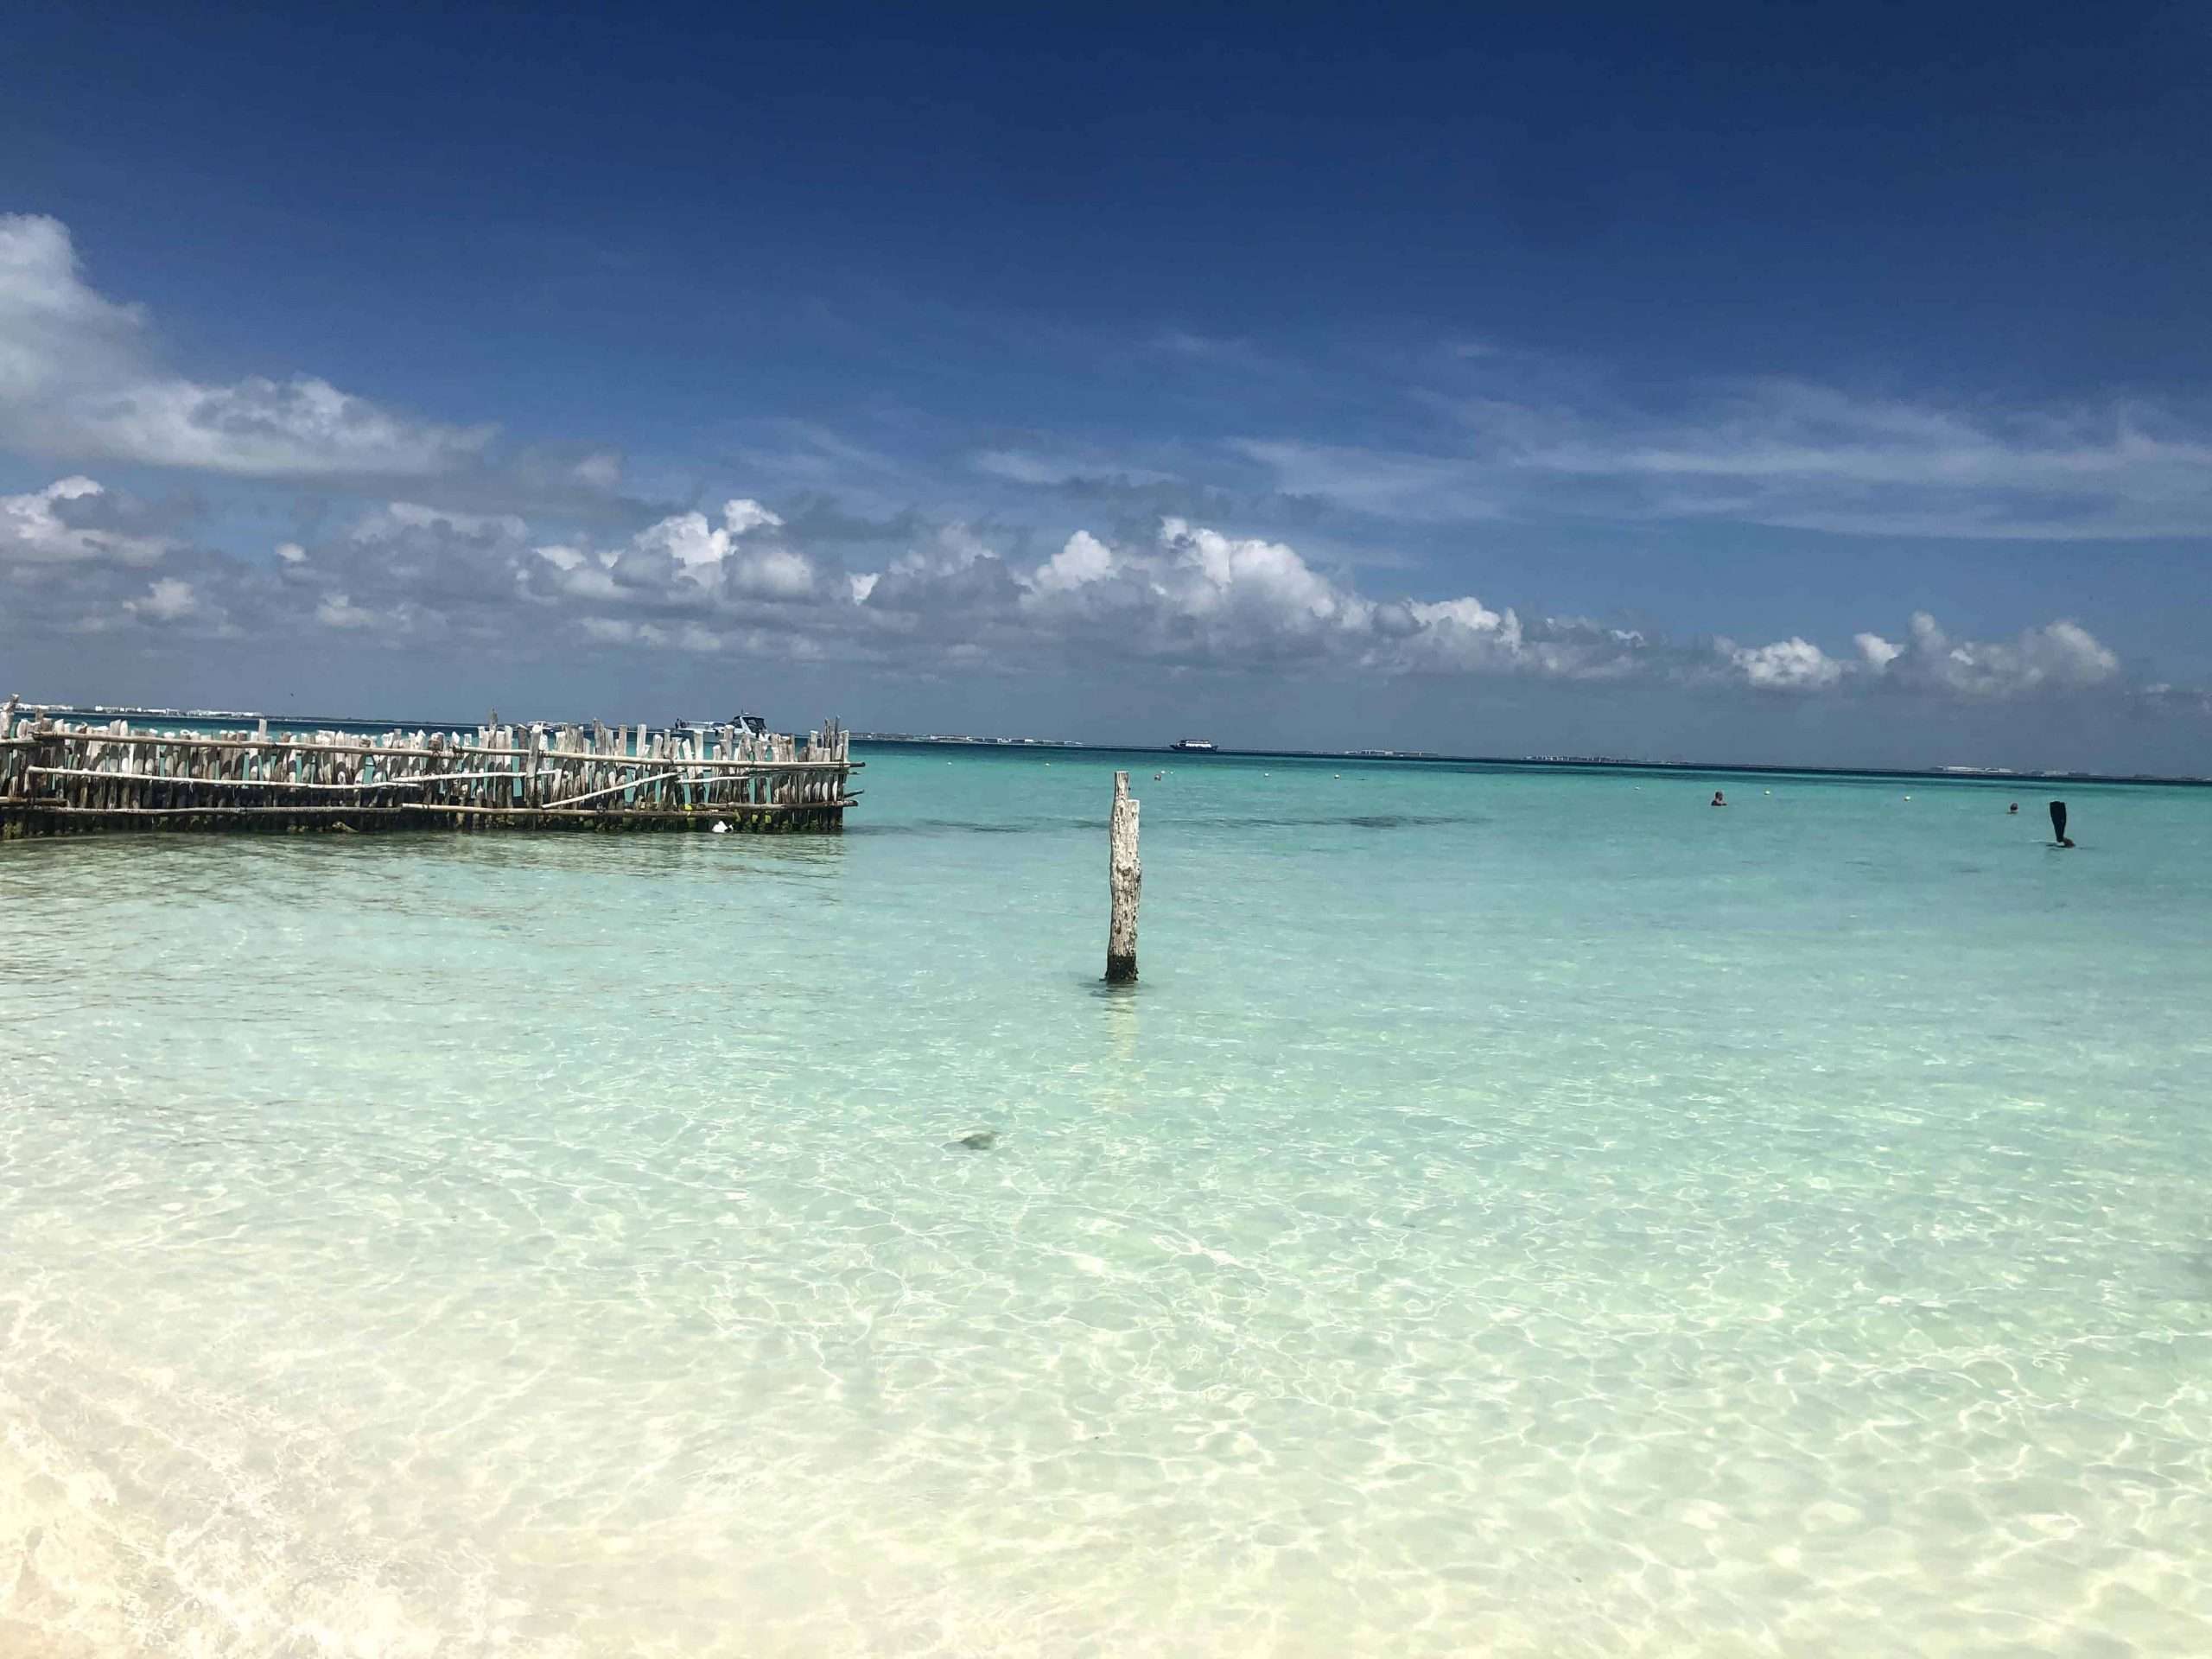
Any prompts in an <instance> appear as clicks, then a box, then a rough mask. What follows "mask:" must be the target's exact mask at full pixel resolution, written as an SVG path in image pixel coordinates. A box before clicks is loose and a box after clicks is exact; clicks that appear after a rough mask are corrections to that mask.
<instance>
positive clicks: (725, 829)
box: [715, 818, 729, 836]
mask: <svg viewBox="0 0 2212 1659" xmlns="http://www.w3.org/2000/svg"><path fill="white" fill-rule="evenodd" d="M715 834H716V835H718V836H726V835H728V834H729V825H728V824H726V823H723V822H722V821H721V819H720V818H716V819H715Z"/></svg>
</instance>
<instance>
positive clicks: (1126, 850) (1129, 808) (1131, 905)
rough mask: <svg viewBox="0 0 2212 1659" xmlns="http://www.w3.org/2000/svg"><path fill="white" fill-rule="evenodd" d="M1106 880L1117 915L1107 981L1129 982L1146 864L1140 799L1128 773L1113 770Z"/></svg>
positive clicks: (1109, 946)
mask: <svg viewBox="0 0 2212 1659" xmlns="http://www.w3.org/2000/svg"><path fill="white" fill-rule="evenodd" d="M1106 862H1107V882H1108V885H1109V887H1111V889H1112V890H1113V895H1114V915H1113V920H1112V921H1111V923H1110V924H1109V926H1108V928H1107V931H1106V982H1107V983H1108V984H1109V985H1127V984H1129V983H1131V982H1134V981H1135V978H1136V976H1137V892H1138V889H1139V888H1140V887H1142V886H1143V883H1144V867H1143V865H1142V864H1141V863H1140V862H1139V861H1138V859H1137V803H1136V800H1135V798H1134V797H1132V796H1131V795H1130V793H1129V774H1128V772H1116V773H1115V774H1114V816H1113V817H1112V818H1111V819H1110V820H1109V823H1108V824H1107V830H1106Z"/></svg>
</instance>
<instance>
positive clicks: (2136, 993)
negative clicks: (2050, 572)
mask: <svg viewBox="0 0 2212 1659" xmlns="http://www.w3.org/2000/svg"><path fill="white" fill-rule="evenodd" d="M1049 758H1050V760H1051V764H1050V765H1049V766H1048V765H1047V764H1046V757H1040V756H1036V755H1006V754H973V753H955V754H953V755H951V756H950V757H947V756H946V755H944V753H940V752H932V751H927V750H924V751H878V752H876V753H875V754H874V756H872V757H871V760H872V764H871V766H870V768H869V770H868V772H867V773H866V774H864V781H865V783H866V784H867V786H868V796H867V798H866V799H865V801H864V802H863V804H862V806H861V809H860V810H858V812H857V813H856V814H855V817H854V826H853V828H852V829H850V830H849V832H848V833H847V835H846V836H844V837H843V838H842V840H836V841H832V840H810V839H775V838H767V839H756V838H752V837H734V836H724V837H703V836H702V837H683V838H677V837H649V836H634V837H620V838H614V837H610V838H605V839H600V838H582V837H579V838H566V837H544V838H536V839H524V838H513V839H509V838H501V837H487V838H484V839H480V840H469V839H461V838H442V839H441V838H425V839H418V840H411V841H397V840H386V839H378V838H370V837H362V838H359V839H351V838H345V837H337V838H302V839H295V840H283V841H244V840H236V841H233V840H206V841H195V840H189V839H184V838H179V839H175V840H161V839H148V840H131V841H124V840H114V841H107V842H77V843H71V844H60V843H51V844H41V843H27V844H17V845H14V846H10V847H9V848H7V849H0V930H4V931H0V1106H4V1109H0V1260H4V1262H5V1267H6V1271H5V1273H4V1274H0V1653H10V1654H11V1653H14V1652H18V1651H20V1652H24V1653H40V1654H46V1653H59V1654H69V1653H72V1652H84V1653H92V1654H106V1653H117V1652H131V1651H137V1650H140V1649H143V1650H147V1651H152V1652H160V1653H182V1654H194V1655H233V1654H235V1655H264V1654H267V1655H274V1654H283V1655H288V1656H289V1655H321V1654H326V1653H327V1654H361V1655H368V1654H375V1655H386V1654H391V1655H432V1654H435V1655H441V1656H446V1655H474V1654H504V1655H516V1656H539V1655H563V1656H567V1655H574V1656H585V1655H601V1654H628V1653H652V1654H671V1655H674V1654H686V1655H688V1654H732V1655H738V1654H742V1655H747V1656H755V1655H772V1656H774V1655H823V1654H860V1653H885V1654H902V1655H903V1654H948V1655H950V1654H985V1653H988V1654H1021V1653H1036V1654H1052V1655H1068V1654H1076V1655H1081V1654H1096V1655H1109V1654H1112V1655H1121V1654H1135V1655H1185V1654H1192V1655H1195V1654H1286V1655H1290V1654H1295V1655H1306V1654H1313V1655H1325V1654H1326V1655H1337V1654H1344V1653H1374V1654H1447V1653H1466V1652H1472V1651H1490V1652H1496V1653H1501V1654H1516V1655H1519V1654H1526V1655H1556V1654H1572V1653H1590V1654H1600V1653H1603V1654H1619V1653H1630V1654H1668V1655H1673V1654H1694V1655H1707V1654H1714V1655H1722V1654H1789V1655H1799V1654H1802V1655H1808V1656H1810V1655H1830V1654H1842V1655H1853V1654H1867V1655H1873V1654H1894V1653H1898V1652H1907V1651H1910V1652H1914V1653H1922V1654H1976V1655H1981V1654H2005V1653H2021V1654H2025V1653H2065V1654H2069V1655H2073V1654H2098V1653H2115V1654H2118V1653H2130V1652H2133V1653H2142V1654H2176V1653H2182V1652H2190V1651H2203V1650H2206V1649H2208V1648H2212V1137H2208V1135H2207V1134H2206V1128H2207V1118H2208V1110H2212V1107H2208V1100H2207V1095H2208V1090H2207V1085H2206V1083H2205V1078H2206V1077H2207V1075H2208V1073H2207V1070H2206V1062H2207V1059H2208V1058H2212V1055H2209V1054H2208V1050H2212V1039H2208V1037H2207V1035H2206V1030H2207V1026H2206V1022H2205V1020H2204V1018H2203V1010H2204V1009H2205V1008H2206V1007H2212V952H2208V951H2207V950H2206V949H2205V948H2204V947H2205V944H2206V920H2207V918H2208V916H2212V906H2208V904H2207V900H2208V899H2212V794H2207V793H2205V792H2202V791H2183V790H2171V791H2169V790H2154V789H2117V788H2111V789H2105V788H2091V787H2086V786H2081V785H2069V786H2068V787H2067V788H2066V790H2065V791H2064V792H2065V796H2066V798H2067V799H2068V800H2069V802H2070V803H2071V804H2072V806H2073V810H2074V821H2075V835H2076V838H2077V839H2078V840H2079V841H2080V842H2082V846H2081V848H2080V849H2078V850H2076V851H2075V852H2073V853H2069V854H2057V853H2053V852H2050V851H2049V850H2047V849H2045V848H2044V846H2043V845H2042V844H2041V842H2042V841H2043V840H2044V838H2045V836H2047V833H2048V830H2047V825H2046V823H2045V821H2044V817H2043V808H2042V803H2043V800H2044V793H2042V792H2038V793H2037V794H2033V795H2026V794H2020V795H2018V798H2019V799H2021V801H2022V804H2023V812H2022V815H2021V817H2019V818H2018V819H2008V818H2007V817H2005V813H2004V803H2005V800H2006V799H2008V798H2013V796H2014V794H2015V793H2016V792H2017V789H2018V786H2017V785H2015V786H2013V788H2012V789H2003V788H2000V789H1994V790H1993V789H1992V788H1990V787H1987V786H1961V785H1937V784H1933V783H1919V782H1899V781H1897V780H1884V781H1879V782H1871V781H1870V782H1851V781H1833V780H1814V779H1802V778H1788V777H1777V778H1771V779H1755V778H1747V777H1732V778H1728V779H1721V780H1719V783H1720V784H1721V786H1724V787H1726V789H1727V790H1728V791H1729V794H1730V797H1731V798H1732V800H1734V801H1735V802H1736V803H1737V804H1736V805H1734V806H1733V807H1732V808H1731V809H1730V810H1728V811H1726V812H1714V811H1712V810H1709V809H1708V808H1707V807H1706V806H1705V804H1704V802H1705V801H1706V799H1707V797H1708V796H1709V795H1710V792H1711V790H1712V788H1713V780H1701V779H1697V778H1694V777H1691V778H1665V777H1648V776H1647V777H1630V776H1622V775H1603V774H1599V775H1588V774H1585V775H1573V774H1567V775H1561V774H1548V775H1547V774H1526V773H1516V772H1504V771H1480V770H1466V771H1452V770H1446V769H1442V768H1434V767H1408V766H1400V767H1363V766H1355V765H1351V764H1336V763H1320V764H1300V763H1290V762H1282V761H1274V762H1264V763H1262V762H1253V763H1243V762H1234V761H1224V760H1206V761H1182V762H1177V763H1173V764H1172V769H1171V775H1170V776H1169V777H1168V778H1167V779H1164V780H1160V781H1157V782H1155V781H1154V780H1153V779H1152V776H1151V773H1152V771H1153V770H1154V769H1155V768H1156V767H1157V766H1159V765H1160V761H1159V760H1157V759H1149V760H1147V759H1143V758H1138V759H1135V760H1131V761H1129V762H1127V764H1131V765H1132V766H1135V767H1136V768H1138V770H1136V772H1135V781H1136V785H1137V792H1138V793H1139V794H1140V796H1141V798H1142V800H1143V802H1144V825H1145V835H1144V855H1145V869H1146V889H1145V912H1144V926H1143V935H1142V963H1143V971H1144V976H1145V977H1144V982H1143V983H1142V985H1141V987H1140V988H1138V989H1137V991H1136V992H1135V994H1134V995H1110V994H1108V993H1106V992H1105V991H1104V990H1103V988H1101V987H1100V986H1098V985H1097V984H1096V975H1097V973H1098V971H1099V968H1100V965H1101V962H1102V960H1103V947H1104V935H1105V879H1104V878H1105V836H1104V829H1103V817H1104V810H1105V806H1106V802H1107V798H1108V794H1109V777H1108V768H1109V764H1110V762H1109V759H1108V758H1107V757H1103V756H1080V757H1078V756H1072V755H1067V754H1056V755H1053V756H1051V757H1049ZM1335 773H1341V774H1342V775H1341V777H1338V776H1334V775H1332V774H1335ZM1766 790H1771V791H1772V793H1771V794H1770V795H1769V794H1766V793H1764V792H1763V791H1766ZM1906 794H1910V796H1911V797H1912V799H1911V800H1910V802H1907V801H1906V800H1904V798H1903V797H1904V796H1905V795H1906ZM977 1128H993V1129H995V1130H996V1131H997V1132H998V1137H999V1138H998V1141H997V1143H996V1144H995V1146H994V1147H992V1148H991V1149H990V1150H988V1151H986V1152H970V1151H967V1150H964V1149H959V1148H957V1147H949V1146H948V1145H947V1143H948V1142H949V1141H954V1140H955V1139H956V1138H957V1137H958V1136H960V1135H963V1134H964V1133H966V1132H968V1131H970V1130H973V1129H977Z"/></svg>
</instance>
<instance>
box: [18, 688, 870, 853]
mask: <svg viewBox="0 0 2212 1659" xmlns="http://www.w3.org/2000/svg"><path fill="white" fill-rule="evenodd" d="M859 766H861V762H859V761H856V760H853V759H852V758H851V741H850V737H849V734H848V733H847V732H846V731H845V730H844V728H842V726H840V725H839V724H838V723H837V722H836V721H827V722H825V723H824V724H823V727H822V728H821V729H820V730H818V731H813V732H809V733H808V734H806V735H805V736H804V737H803V738H801V737H796V736H785V735H782V734H776V733H766V732H753V731H752V730H750V729H748V728H746V727H744V726H742V725H729V726H712V727H690V726H686V727H680V728H671V729H663V730H659V731H655V730H652V728H649V727H645V726H639V727H637V728H631V727H627V726H618V727H608V726H605V725H601V724H597V723H594V724H592V725H589V726H583V725H563V726H546V725H532V726H499V725H491V724H486V725H485V726H482V727H480V728H477V729H476V730H475V732H474V734H469V733H458V732H449V731H430V730H422V731H413V732H404V731H403V732H390V733H385V734H378V735H377V736H373V737H371V736H363V735H361V734H357V733H350V732H335V731H316V732H305V733H302V732H293V733H284V734H270V731H269V729H268V723H267V722H266V721H263V722H262V724H261V725H260V727H259V728H257V729H256V730H253V731H238V732H215V733H201V732H178V731H173V730H162V729H160V728H150V729H149V728H144V727H141V728H138V729H136V730H134V729H132V728H131V726H130V722H129V721H124V720H117V721H111V722H108V723H106V724H105V725H96V724H82V723H80V724H72V723H71V722H69V721H62V720H56V719H54V718H52V717H51V716H47V715H17V714H16V711H15V709H14V708H13V706H12V705H10V706H8V707H5V708H0V832H4V833H6V834H8V835H10V836H19V835H39V834H61V835H67V834H72V833H75V832H78V831H82V830H91V829H315V828H329V829H339V828H343V829H354V830H365V829H404V828H440V829H506V828H512V829H711V828H712V827H714V825H715V824H716V823H721V824H722V825H724V826H725V827H726V828H728V829H750V830H783V829H792V830H824V829H839V828H841V827H842V824H843V821H844V811H845V809H846V808H847V807H848V806H849V805H851V804H853V802H854V800H855V798H856V797H855V791H853V790H852V788H851V786H850V785H851V776H852V773H853V772H855V771H856V770H857V769H858V768H859Z"/></svg>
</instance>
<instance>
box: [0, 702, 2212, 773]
mask: <svg viewBox="0 0 2212 1659" xmlns="http://www.w3.org/2000/svg"><path fill="white" fill-rule="evenodd" d="M22 710H23V712H25V713H34V714H50V715H73V716H76V717H79V718H84V717H97V718H99V719H104V720H186V721H256V720H260V719H263V718H264V715H261V714H259V713H257V712H255V711H253V710H250V709H151V708H136V707H130V708H126V707H124V706H122V705H119V704H118V705H109V704H85V703H64V702H25V703H23V704H22ZM266 718H268V719H269V720H270V723H271V724H272V725H277V726H283V727H285V728H292V727H318V728H346V729H356V730H365V731H385V730H403V729H413V728H418V727H419V728H423V729H426V730H431V731H448V730H450V731H465V730H470V729H473V728H474V727H476V726H477V725H478V724H479V723H480V722H479V721H475V720H460V721H436V720H388V719H370V718H366V717H363V716H340V715H329V716H323V715H317V716H312V717H310V716H307V715H281V716H280V715H269V716H266ZM667 723H668V724H670V725H671V726H673V725H675V724H677V721H673V720H671V721H669V722H667ZM852 740H853V741H854V742H855V743H868V744H875V745H879V746H889V747H917V748H920V747H950V748H966V749H990V750H1006V749H1014V750H1028V751H1035V750H1040V749H1041V750H1048V751H1052V752H1063V751H1065V752H1071V753H1084V752H1089V753H1102V754H1163V755H1164V754H1170V753H1173V751H1172V750H1171V749H1170V748H1169V747H1168V746H1167V745H1166V743H1082V742H1077V741H1074V740H1073V739H1070V738H1052V737H985V736H976V735H971V734H964V733H940V732H927V733H925V732H863V731H855V732H854V733H853V734H852ZM1174 758H1175V759H1176V760H1178V761H1189V762H1192V763H1195V764H1198V765H1204V764H1205V763H1206V762H1208V761H1212V760H1338V761H1342V760H1361V761H1370V762H1373V761H1389V762H1393V763H1395V762H1400V761H1402V762H1405V763H1407V764H1408V765H1415V766H1420V765H1433V766H1516V767H1533V768H1537V769H1541V770H1546V771H1556V772H1653V773H1660V774H1667V773H1681V774H1683V775H1695V774H1719V775H1723V776H1729V777H1761V776H1769V777H1770V776H1778V775H1796V776H1800V777H1808V778H1900V779H1915V780H1921V781H1926V782H1930V783H1954V784H1955V783H1987V784H2002V783H2014V784H2023V785H2025V784H2062V783H2068V784H2142V785H2176V786H2186V787H2190V788H2207V787H2212V777H2205V776H2188V775H2166V774H2162V773H2157V772H2065V771H2043V772H2037V771H2026V770H2021V769H2018V768H2012V767H2005V766H1960V765H1951V766H1812V765H1805V764H1799V763H1793V762H1789V761H1731V760H1631V759H1629V758H1628V757H1625V756H1612V755H1580V754H1442V753H1436V752H1435V751H1433V750H1427V749H1382V748H1363V749H1236V748H1229V747H1222V748H1219V749H1217V750H1215V751H1214V752H1212V753H1209V754H1200V755H1195V756H1192V755H1185V754H1175V757H1174Z"/></svg>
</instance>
